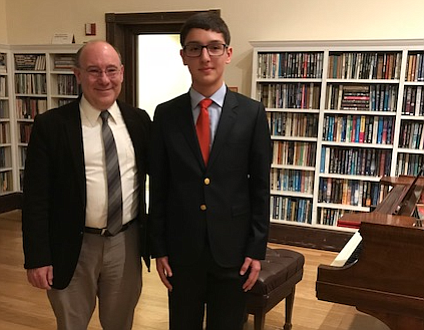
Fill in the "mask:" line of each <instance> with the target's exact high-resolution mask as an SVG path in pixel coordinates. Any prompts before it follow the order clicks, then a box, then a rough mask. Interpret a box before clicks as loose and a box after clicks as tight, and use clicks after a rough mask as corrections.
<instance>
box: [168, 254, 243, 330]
mask: <svg viewBox="0 0 424 330" xmlns="http://www.w3.org/2000/svg"><path fill="white" fill-rule="evenodd" d="M170 266H171V268H172V272H173V276H172V277H171V278H170V279H169V280H170V282H171V284H172V286H173V290H172V292H170V293H169V324H170V330H201V329H203V323H204V314H205V307H206V329H207V330H241V329H242V328H243V323H244V316H245V310H246V294H245V293H244V291H243V289H242V286H243V283H244V282H245V281H246V279H247V275H245V276H240V275H239V272H240V268H241V265H240V267H236V268H223V267H220V266H219V265H218V264H217V263H216V262H215V260H214V259H213V257H212V254H211V252H210V249H209V248H208V247H207V248H205V251H204V253H203V254H202V257H201V259H200V260H199V261H198V262H195V263H194V264H193V265H190V266H173V265H172V261H171V260H170Z"/></svg>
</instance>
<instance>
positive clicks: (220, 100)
mask: <svg viewBox="0 0 424 330" xmlns="http://www.w3.org/2000/svg"><path fill="white" fill-rule="evenodd" d="M226 92H227V86H225V83H224V84H222V86H221V87H220V88H219V89H218V90H217V91H216V92H215V93H214V94H213V95H212V96H210V97H209V98H210V99H211V100H212V101H213V102H214V103H216V104H217V105H218V106H219V107H220V108H222V106H223V105H224V99H225V94H226ZM190 98H191V108H192V110H194V109H195V108H196V107H197V106H198V105H199V102H200V101H201V100H203V99H204V98H205V96H204V95H202V94H200V93H199V92H198V91H196V90H195V89H194V88H193V87H191V88H190Z"/></svg>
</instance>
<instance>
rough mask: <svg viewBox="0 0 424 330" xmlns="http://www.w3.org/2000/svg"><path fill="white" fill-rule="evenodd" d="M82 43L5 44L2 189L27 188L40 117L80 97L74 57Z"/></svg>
mask: <svg viewBox="0 0 424 330" xmlns="http://www.w3.org/2000/svg"><path fill="white" fill-rule="evenodd" d="M80 47H81V45H76V44H71V45H27V46H25V45H9V46H1V45H0V86H3V85H5V86H6V89H5V90H2V87H0V128H1V130H0V133H1V134H2V135H1V136H0V138H1V140H0V194H7V193H11V192H18V191H21V190H22V177H23V170H24V164H25V157H26V148H27V145H28V141H29V135H30V132H31V127H32V124H33V121H34V117H35V116H36V115H37V114H38V113H43V112H45V111H47V110H48V109H52V108H55V107H57V106H60V105H62V104H64V103H67V102H70V101H72V100H74V99H76V98H77V97H78V93H79V90H78V86H77V84H76V80H75V77H74V76H73V72H72V63H73V62H72V61H73V59H72V58H73V57H74V56H75V53H76V52H77V50H78V49H79V48H80ZM2 61H3V62H5V64H4V65H2ZM3 88H4V87H3ZM5 179H6V180H7V181H6V180H5Z"/></svg>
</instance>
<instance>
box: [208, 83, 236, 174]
mask: <svg viewBox="0 0 424 330" xmlns="http://www.w3.org/2000/svg"><path fill="white" fill-rule="evenodd" d="M237 114H238V102H237V99H236V97H235V95H234V93H233V92H231V91H227V95H226V96H225V100H224V106H223V107H222V113H221V118H220V119H219V124H218V127H217V130H216V134H215V140H214V141H213V144H212V150H211V153H210V157H209V163H208V167H209V166H213V163H214V161H215V159H216V158H217V157H218V155H219V153H220V152H221V150H222V148H223V147H224V145H225V143H226V141H227V139H228V134H229V133H230V132H231V129H232V127H233V125H234V123H235V121H236V118H237Z"/></svg>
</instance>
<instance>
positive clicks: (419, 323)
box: [357, 307, 424, 330]
mask: <svg viewBox="0 0 424 330" xmlns="http://www.w3.org/2000/svg"><path fill="white" fill-rule="evenodd" d="M357 309H358V310H359V311H361V312H363V313H366V314H369V315H372V316H374V317H375V318H377V319H379V320H380V321H382V322H383V323H384V324H386V325H387V326H388V327H389V328H390V330H412V329H413V330H424V319H418V318H415V317H412V316H409V315H400V314H393V313H384V312H381V311H375V310H370V309H366V308H365V309H362V308H358V307H357Z"/></svg>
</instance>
